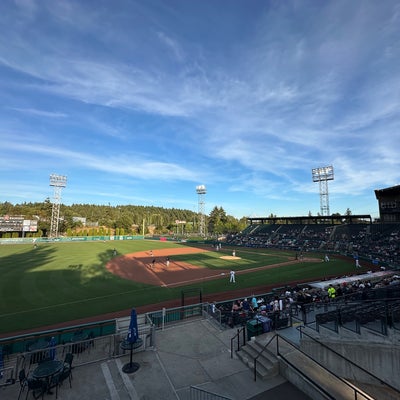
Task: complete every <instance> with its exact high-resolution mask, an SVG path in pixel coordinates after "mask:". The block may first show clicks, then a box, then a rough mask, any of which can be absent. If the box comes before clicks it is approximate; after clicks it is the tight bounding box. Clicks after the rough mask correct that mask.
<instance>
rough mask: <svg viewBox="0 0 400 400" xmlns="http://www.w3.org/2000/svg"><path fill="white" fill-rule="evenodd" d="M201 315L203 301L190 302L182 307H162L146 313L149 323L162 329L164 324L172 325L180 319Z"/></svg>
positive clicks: (180, 320)
mask: <svg viewBox="0 0 400 400" xmlns="http://www.w3.org/2000/svg"><path fill="white" fill-rule="evenodd" d="M202 315H203V303H198V304H191V305H187V306H183V307H175V308H168V309H166V308H163V309H162V310H161V311H154V312H149V313H146V318H148V319H149V320H150V321H151V323H152V324H153V325H154V326H155V327H156V328H157V329H164V327H165V326H166V325H173V324H177V323H179V322H182V320H187V319H191V318H194V317H201V316H202Z"/></svg>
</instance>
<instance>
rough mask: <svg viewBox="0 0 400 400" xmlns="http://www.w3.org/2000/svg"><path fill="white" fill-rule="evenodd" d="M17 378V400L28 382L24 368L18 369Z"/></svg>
mask: <svg viewBox="0 0 400 400" xmlns="http://www.w3.org/2000/svg"><path fill="white" fill-rule="evenodd" d="M18 380H19V385H20V389H19V394H18V400H19V398H20V397H21V394H22V392H23V391H24V390H25V388H26V386H27V384H28V379H27V376H26V373H25V369H21V371H19V373H18Z"/></svg>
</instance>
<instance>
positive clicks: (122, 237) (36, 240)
mask: <svg viewBox="0 0 400 400" xmlns="http://www.w3.org/2000/svg"><path fill="white" fill-rule="evenodd" d="M143 239H144V236H142V235H137V236H136V235H135V236H134V235H118V236H70V237H58V238H7V239H0V245H2V244H35V243H36V244H37V243H58V242H98V241H104V242H105V241H117V240H143Z"/></svg>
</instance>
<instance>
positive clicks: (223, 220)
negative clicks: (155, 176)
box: [0, 198, 247, 238]
mask: <svg viewBox="0 0 400 400" xmlns="http://www.w3.org/2000/svg"><path fill="white" fill-rule="evenodd" d="M52 207H53V205H52V203H51V201H50V199H49V198H47V199H46V200H45V201H43V202H24V203H21V204H12V203H10V202H3V203H0V216H5V215H9V216H23V218H24V219H28V220H29V219H31V220H37V221H38V232H36V233H33V232H32V233H31V232H27V233H26V234H25V236H35V237H46V236H48V234H49V232H50V224H51V213H52ZM177 221H179V223H177ZM199 223H200V218H199V214H198V213H196V212H194V211H191V210H184V209H178V208H164V207H155V206H137V205H118V206H111V205H95V204H72V205H70V206H67V205H64V204H61V205H60V218H59V227H58V228H59V229H58V232H59V234H60V235H66V236H98V235H99V236H103V235H104V236H108V235H142V234H144V235H147V234H176V235H195V234H196V233H197V232H199ZM205 223H206V231H207V234H209V235H223V234H227V233H236V232H240V231H241V230H243V229H244V228H245V227H246V224H247V219H246V217H243V218H241V219H237V218H235V217H233V216H230V215H227V214H226V212H225V210H224V209H223V208H222V207H217V206H216V207H214V208H213V209H212V211H211V212H210V214H209V215H206V216H205ZM21 235H22V232H3V233H1V237H3V238H5V237H18V236H21Z"/></svg>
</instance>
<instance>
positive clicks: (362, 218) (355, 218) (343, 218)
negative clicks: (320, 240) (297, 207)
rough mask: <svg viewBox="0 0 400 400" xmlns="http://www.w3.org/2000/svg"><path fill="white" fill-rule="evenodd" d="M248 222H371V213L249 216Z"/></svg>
mask: <svg viewBox="0 0 400 400" xmlns="http://www.w3.org/2000/svg"><path fill="white" fill-rule="evenodd" d="M247 221H248V222H250V224H337V223H338V222H340V223H344V224H349V223H350V224H351V223H369V224H371V223H372V219H371V215H368V214H362V215H340V216H334V215H330V216H303V217H249V218H247Z"/></svg>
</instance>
